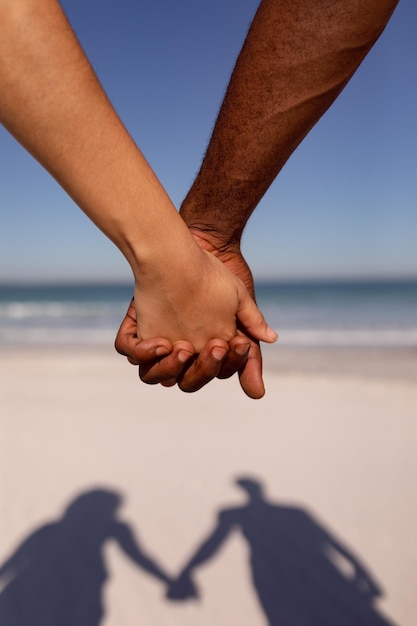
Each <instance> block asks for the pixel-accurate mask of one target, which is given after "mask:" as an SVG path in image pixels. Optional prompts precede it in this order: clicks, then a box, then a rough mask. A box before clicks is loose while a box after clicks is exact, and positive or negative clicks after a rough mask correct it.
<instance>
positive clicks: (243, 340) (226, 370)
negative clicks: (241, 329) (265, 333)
mask: <svg viewBox="0 0 417 626" xmlns="http://www.w3.org/2000/svg"><path fill="white" fill-rule="evenodd" d="M251 343H252V340H250V339H249V338H248V337H246V336H245V335H242V334H238V335H236V337H233V339H231V340H230V341H229V352H228V354H227V355H226V357H225V359H224V360H223V363H222V366H221V369H220V372H219V373H218V375H217V378H222V379H223V378H230V377H231V376H233V374H236V372H240V371H241V370H243V368H244V367H245V364H246V361H247V360H248V355H249V350H250V347H251Z"/></svg>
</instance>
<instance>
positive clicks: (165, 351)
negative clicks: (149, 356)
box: [155, 346, 169, 356]
mask: <svg viewBox="0 0 417 626" xmlns="http://www.w3.org/2000/svg"><path fill="white" fill-rule="evenodd" d="M155 354H156V356H166V355H167V354H169V350H168V348H167V347H166V346H158V347H157V349H156V350H155Z"/></svg>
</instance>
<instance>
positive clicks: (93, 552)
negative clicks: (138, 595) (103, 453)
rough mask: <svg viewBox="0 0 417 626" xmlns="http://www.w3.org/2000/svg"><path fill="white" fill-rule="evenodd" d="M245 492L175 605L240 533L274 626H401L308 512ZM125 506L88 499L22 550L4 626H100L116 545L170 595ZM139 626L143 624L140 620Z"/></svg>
mask: <svg viewBox="0 0 417 626" xmlns="http://www.w3.org/2000/svg"><path fill="white" fill-rule="evenodd" d="M237 484H238V485H239V486H240V487H241V488H242V489H244V491H245V493H246V494H247V497H248V498H247V502H246V504H244V505H243V506H240V507H235V508H228V509H223V510H222V511H220V512H219V515H218V518H217V524H216V526H215V528H214V529H213V531H212V532H211V533H210V535H209V536H208V537H207V538H206V539H204V540H203V541H202V543H201V545H200V546H198V547H197V549H196V550H195V552H194V554H193V556H192V557H191V558H190V559H189V561H188V563H187V565H186V566H185V567H184V570H183V573H182V576H180V577H179V578H178V579H177V580H176V581H171V586H170V587H169V589H170V591H169V594H168V597H169V598H170V599H171V600H177V601H178V600H181V601H183V600H186V599H187V598H189V597H190V596H192V595H195V594H196V593H197V591H196V588H195V587H194V586H193V582H192V574H193V572H194V570H195V568H197V567H198V566H199V565H201V564H202V563H203V562H206V561H208V560H209V559H211V558H212V557H214V556H215V555H216V554H217V552H218V551H219V549H220V548H221V546H222V545H223V544H224V542H225V540H226V539H227V537H228V536H229V535H230V533H231V532H232V531H233V530H238V531H240V532H241V533H242V535H243V537H244V538H245V539H246V541H247V542H248V545H249V552H250V563H249V565H250V568H251V572H252V581H253V586H254V589H255V591H256V593H257V596H258V599H259V603H260V605H261V607H262V609H263V611H264V614H265V616H266V619H267V623H268V624H269V626H393V625H392V623H391V622H388V621H387V620H386V619H384V618H383V617H382V616H381V615H380V614H379V613H378V610H377V608H376V606H375V600H376V599H377V598H378V597H380V596H381V595H382V592H381V590H380V588H379V586H378V584H377V583H376V582H375V581H374V580H373V578H372V575H371V574H370V572H369V571H367V570H366V569H365V566H364V565H363V563H361V562H360V561H359V559H358V557H356V556H355V555H354V554H353V553H352V551H351V550H349V549H348V548H347V547H346V546H344V545H343V544H342V543H341V542H340V541H339V540H338V539H336V538H335V537H334V536H332V535H331V534H330V533H329V532H328V531H327V530H326V529H324V528H323V526H321V525H320V524H319V523H318V522H317V521H316V520H315V519H314V518H313V517H312V516H311V515H310V514H309V513H307V512H306V511H305V510H303V509H301V508H295V507H288V506H282V505H280V504H277V503H273V502H269V501H268V500H267V499H266V497H265V494H264V490H263V488H262V485H261V483H260V482H259V481H257V480H254V479H252V478H239V479H238V480H237ZM120 504H121V497H120V495H119V494H118V493H116V492H114V491H108V490H104V489H103V490H98V489H97V490H92V491H89V492H86V493H84V494H82V495H80V496H79V497H78V498H76V499H75V500H74V501H73V502H72V503H71V504H70V506H69V507H68V508H67V510H66V511H65V513H64V515H63V516H62V518H61V519H59V520H57V521H55V522H52V523H50V524H47V525H45V526H42V527H41V528H39V529H38V530H37V531H35V532H34V533H32V534H31V535H30V536H29V537H28V538H27V539H26V540H25V541H24V542H23V543H22V544H21V545H20V546H19V547H18V548H17V550H16V551H15V552H14V553H13V554H12V555H11V556H10V557H9V558H8V559H7V561H6V562H5V563H3V565H1V566H0V624H1V625H2V626H99V624H100V623H102V619H103V617H104V608H103V603H102V594H103V586H104V582H105V581H106V578H107V572H106V567H105V562H104V554H103V553H104V550H103V548H104V545H105V543H106V542H107V541H110V540H113V541H115V542H116V543H117V544H118V546H119V547H120V548H121V550H122V551H123V553H124V554H125V555H126V556H127V557H128V558H129V559H131V560H132V561H133V562H134V563H135V564H136V565H137V566H138V567H140V568H141V569H142V570H144V571H146V572H147V573H148V574H149V575H151V576H153V577H156V578H157V579H159V580H160V581H161V582H163V583H165V584H167V585H168V586H169V583H170V581H169V578H168V576H167V575H166V574H165V573H164V571H163V570H162V568H161V567H160V566H159V565H158V564H157V562H156V561H155V560H154V559H151V558H150V557H149V556H147V555H146V554H145V553H144V551H143V550H142V548H141V547H140V546H139V544H138V541H137V539H136V538H135V536H134V534H133V532H132V530H131V528H130V527H129V526H128V525H127V524H125V523H123V522H121V521H119V520H118V518H117V511H118V508H119V506H120ZM224 594H225V595H226V594H227V581H225V585H224ZM132 623H135V624H136V623H140V615H135V616H132ZM149 626H150V625H149ZM219 626H220V625H219ZM227 626H230V625H227ZM242 626H243V625H242Z"/></svg>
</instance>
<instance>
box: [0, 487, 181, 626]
mask: <svg viewBox="0 0 417 626" xmlns="http://www.w3.org/2000/svg"><path fill="white" fill-rule="evenodd" d="M120 504H121V497H120V495H119V494H118V493H116V492H113V491H107V490H104V489H96V490H92V491H88V492H86V493H83V494H82V495H80V496H79V497H77V498H76V499H75V500H74V501H73V502H72V503H71V504H70V505H69V507H68V508H67V510H66V511H65V513H64V515H63V517H62V519H60V520H58V521H56V522H52V523H50V524H47V525H45V526H42V527H41V528H39V529H38V530H36V531H35V532H34V533H33V534H32V535H30V536H29V537H28V538H27V539H26V540H25V541H24V542H23V543H22V544H21V545H20V546H19V547H18V548H17V550H16V551H15V552H14V553H13V554H12V555H11V556H10V557H9V558H8V559H7V561H6V562H5V563H4V564H3V565H2V566H0V589H2V591H1V593H0V624H2V625H4V626H98V625H99V624H100V622H101V620H102V618H103V616H104V607H103V601H102V590H103V585H104V582H105V581H106V578H107V571H106V566H105V563H104V557H103V548H104V544H105V543H106V542H107V541H110V540H113V541H116V542H117V544H118V545H119V547H120V548H121V550H123V552H124V554H125V555H126V556H127V557H129V558H130V559H131V560H132V561H133V562H134V563H135V564H136V565H138V567H140V568H142V569H143V570H144V571H146V572H147V573H148V574H150V575H152V576H154V577H156V578H157V579H159V580H160V581H162V582H164V583H169V578H168V576H167V575H166V574H165V573H164V572H163V571H162V569H161V568H160V567H159V565H158V564H157V563H156V562H155V561H154V560H153V559H151V558H150V557H149V556H147V555H146V554H145V553H144V552H143V550H142V549H141V548H140V547H139V544H138V542H137V539H136V538H135V537H134V535H133V532H132V530H131V529H130V527H129V526H128V525H127V524H125V523H124V522H121V521H119V520H118V519H117V517H116V513H117V510H118V508H119V507H120Z"/></svg>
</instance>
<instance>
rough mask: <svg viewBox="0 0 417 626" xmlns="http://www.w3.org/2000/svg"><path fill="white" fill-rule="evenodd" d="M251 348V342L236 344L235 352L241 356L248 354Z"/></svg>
mask: <svg viewBox="0 0 417 626" xmlns="http://www.w3.org/2000/svg"><path fill="white" fill-rule="evenodd" d="M249 349H250V343H244V344H241V345H238V346H236V348H235V352H236V354H238V355H239V356H246V355H247V353H248V352H249Z"/></svg>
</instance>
